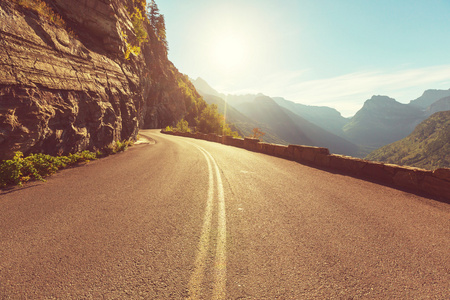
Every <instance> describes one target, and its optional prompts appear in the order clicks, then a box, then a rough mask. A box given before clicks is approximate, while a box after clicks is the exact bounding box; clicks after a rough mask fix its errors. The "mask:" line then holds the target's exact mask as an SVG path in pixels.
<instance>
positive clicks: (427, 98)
mask: <svg viewBox="0 0 450 300" xmlns="http://www.w3.org/2000/svg"><path fill="white" fill-rule="evenodd" d="M449 96H450V89H448V90H426V91H425V92H423V94H422V96H420V97H419V98H417V99H415V100H411V102H409V105H412V106H416V107H420V108H422V109H426V108H427V107H429V106H430V105H432V104H433V103H434V102H436V101H438V100H440V99H442V98H445V97H449Z"/></svg>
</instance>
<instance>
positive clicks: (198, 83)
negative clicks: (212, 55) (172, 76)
mask: <svg viewBox="0 0 450 300" xmlns="http://www.w3.org/2000/svg"><path fill="white" fill-rule="evenodd" d="M191 82H192V84H193V85H194V86H195V88H196V89H197V91H199V92H201V94H204V95H212V96H215V97H219V98H222V99H225V98H226V96H225V95H224V94H221V93H219V92H218V91H216V90H215V89H213V88H212V87H211V86H210V85H209V84H208V83H207V82H206V81H205V80H204V79H202V78H200V77H198V78H197V79H195V80H192V79H191Z"/></svg>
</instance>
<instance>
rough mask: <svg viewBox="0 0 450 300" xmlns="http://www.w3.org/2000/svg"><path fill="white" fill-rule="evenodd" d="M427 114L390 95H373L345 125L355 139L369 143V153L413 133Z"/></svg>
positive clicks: (351, 137) (345, 128) (362, 142)
mask: <svg viewBox="0 0 450 300" xmlns="http://www.w3.org/2000/svg"><path fill="white" fill-rule="evenodd" d="M424 118H425V115H424V112H423V111H422V110H421V109H420V108H418V107H414V106H411V105H407V104H401V103H399V102H397V101H395V100H394V99H392V98H389V97H387V96H373V97H372V98H371V99H369V100H367V101H366V102H365V103H364V106H363V107H362V108H361V109H360V110H359V111H358V112H357V113H356V114H355V116H353V117H352V118H351V120H350V122H349V123H347V124H346V125H345V126H344V134H345V136H346V137H347V139H348V140H350V141H351V142H353V143H355V144H357V145H361V146H364V147H365V151H366V154H368V153H370V152H371V151H373V150H375V149H377V148H379V147H381V146H384V145H387V144H390V143H393V142H395V141H398V140H400V139H402V138H404V137H406V136H407V135H408V134H410V133H411V132H412V131H413V130H414V128H415V126H416V125H417V124H419V123H420V122H421V121H422V120H423V119H424Z"/></svg>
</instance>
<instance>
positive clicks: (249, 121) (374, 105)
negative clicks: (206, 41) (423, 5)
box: [192, 78, 450, 157]
mask: <svg viewBox="0 0 450 300" xmlns="http://www.w3.org/2000/svg"><path fill="white" fill-rule="evenodd" d="M192 82H193V84H194V86H195V87H196V89H197V91H198V92H199V93H200V94H201V95H202V96H203V98H204V99H205V101H206V102H208V103H216V104H218V106H219V110H220V111H221V112H222V113H223V112H225V109H226V114H227V119H228V121H229V122H231V123H234V125H235V127H236V128H237V129H238V131H240V132H241V134H242V135H244V136H248V135H249V134H250V133H251V132H252V129H253V128H255V127H258V128H260V129H261V130H262V131H263V132H266V135H265V136H264V137H263V140H264V141H266V142H271V143H279V144H304V145H312V146H321V147H327V148H329V149H330V151H331V152H333V153H337V154H345V155H349V156H355V157H365V156H366V155H368V154H369V153H370V152H372V151H374V150H376V149H378V148H380V147H383V146H385V145H387V144H391V143H393V142H395V141H398V140H401V139H403V138H405V137H406V136H408V135H409V134H410V133H411V132H412V131H413V130H414V128H415V127H416V126H417V125H418V124H419V123H420V122H422V121H424V120H425V119H426V118H428V117H429V116H430V115H432V114H434V113H436V112H439V111H446V110H449V109H450V89H449V90H427V91H425V92H424V93H423V95H422V96H420V97H419V98H417V99H415V100H412V101H411V102H410V103H409V104H402V103H399V102H397V101H396V100H395V99H392V98H390V97H388V96H373V97H372V98H371V99H369V100H367V101H366V102H365V103H364V105H363V107H362V108H361V109H360V110H359V111H358V112H357V113H356V114H355V115H354V116H353V117H351V118H344V117H342V115H341V114H340V113H339V112H338V111H337V110H335V109H333V108H330V107H324V106H309V105H304V104H299V103H295V102H292V101H289V100H286V99H284V98H280V97H274V98H270V97H268V96H265V95H263V94H257V95H251V94H249V95H225V94H222V93H219V92H217V91H216V90H215V89H214V88H212V87H211V86H209V84H208V83H207V82H206V81H204V80H203V79H201V78H198V79H196V80H193V81H192Z"/></svg>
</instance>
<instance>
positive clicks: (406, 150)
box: [366, 111, 450, 170]
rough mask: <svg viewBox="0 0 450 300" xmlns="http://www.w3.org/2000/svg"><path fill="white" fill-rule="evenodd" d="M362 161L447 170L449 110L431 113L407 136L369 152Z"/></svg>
mask: <svg viewBox="0 0 450 300" xmlns="http://www.w3.org/2000/svg"><path fill="white" fill-rule="evenodd" d="M366 159H369V160H376V161H381V162H386V163H392V164H398V165H407V166H413V167H419V168H424V169H430V170H432V169H436V168H443V167H445V168H450V111H443V112H438V113H435V114H433V115H432V116H431V117H429V118H428V119H426V120H425V121H423V122H422V123H420V124H419V125H417V127H416V129H414V131H413V132H412V133H411V134H410V135H409V136H407V137H406V138H404V139H402V140H400V141H397V142H395V143H392V144H389V145H387V146H384V147H382V148H380V149H378V150H375V151H373V152H372V153H370V154H369V155H368V156H367V157H366Z"/></svg>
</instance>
